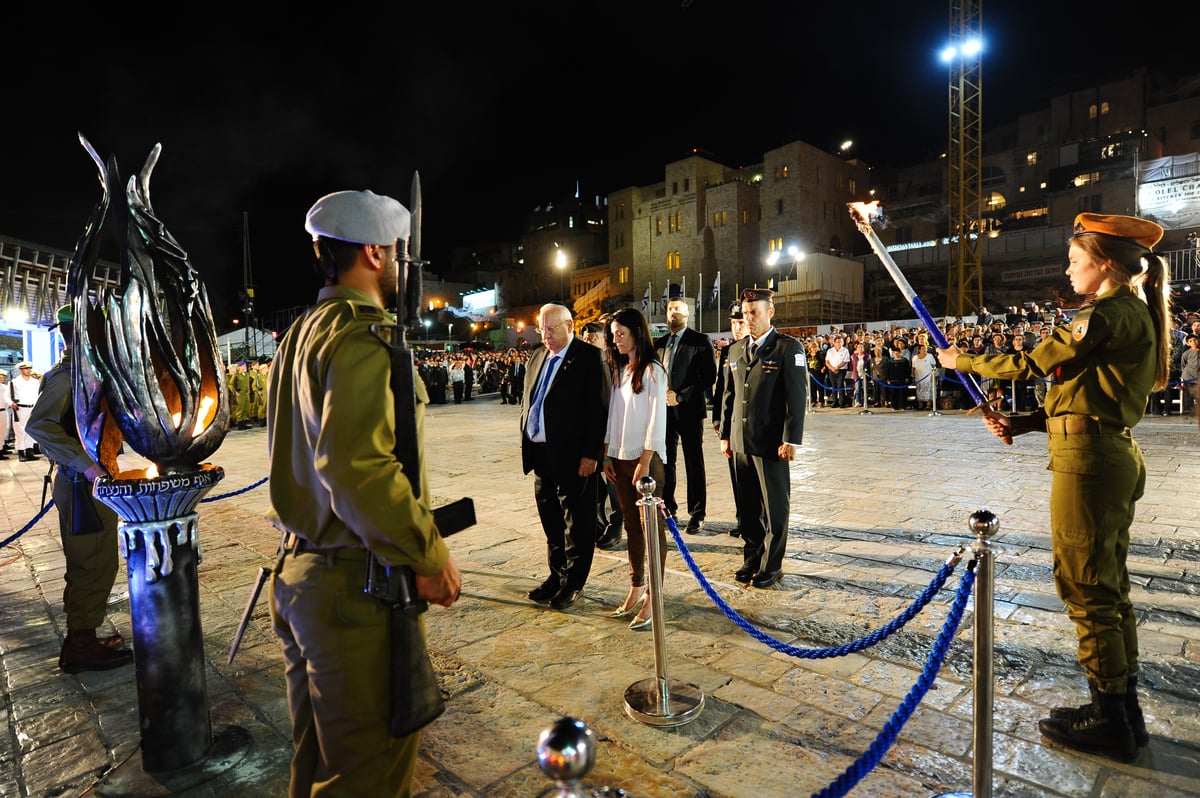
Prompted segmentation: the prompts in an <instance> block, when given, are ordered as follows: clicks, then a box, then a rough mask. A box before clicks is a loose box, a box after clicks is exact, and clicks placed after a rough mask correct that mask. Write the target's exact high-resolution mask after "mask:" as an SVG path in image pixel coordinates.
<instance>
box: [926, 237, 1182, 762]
mask: <svg viewBox="0 0 1200 798" xmlns="http://www.w3.org/2000/svg"><path fill="white" fill-rule="evenodd" d="M1162 234H1163V230H1162V228H1161V227H1159V226H1158V225H1157V224H1155V223H1153V222H1150V221H1146V220H1144V219H1139V218H1136V217H1132V216H1109V215H1100V214H1093V213H1081V214H1079V216H1077V217H1076V219H1075V233H1074V236H1072V238H1071V240H1070V247H1069V253H1068V260H1069V266H1068V268H1067V276H1068V277H1069V278H1070V280H1071V286H1072V288H1073V289H1074V290H1075V291H1076V293H1079V294H1082V295H1085V296H1087V297H1088V299H1087V301H1086V302H1085V303H1084V304H1083V306H1082V307H1081V308H1080V310H1079V313H1078V314H1077V315H1076V316H1075V318H1074V319H1073V320H1072V322H1071V324H1069V325H1063V326H1059V327H1057V328H1056V329H1055V331H1054V333H1053V335H1051V336H1050V337H1049V338H1047V339H1045V340H1043V341H1042V342H1041V343H1040V344H1039V345H1038V346H1037V347H1036V348H1034V349H1033V350H1031V351H1028V352H1017V353H1014V354H997V355H970V354H964V353H962V352H960V351H959V349H958V348H957V347H956V346H951V347H950V348H948V349H940V350H938V359H939V360H940V362H941V363H942V365H943V366H945V367H946V368H953V369H958V370H959V371H961V372H964V373H965V372H971V373H974V374H977V375H979V376H981V377H986V378H991V379H999V380H1041V379H1046V378H1049V377H1051V376H1053V377H1054V381H1053V382H1052V383H1051V385H1050V387H1049V389H1048V390H1047V392H1046V402H1045V406H1044V407H1043V408H1041V409H1039V410H1038V411H1036V412H1034V413H1032V414H1030V415H1027V416H1012V417H1009V416H1005V415H1003V414H1001V413H998V412H996V411H994V410H991V409H988V408H986V407H985V408H984V409H983V414H984V423H985V424H986V425H987V427H988V430H989V431H991V433H992V434H993V435H997V436H1005V435H1009V436H1011V435H1020V434H1022V433H1025V432H1029V431H1032V430H1034V429H1040V430H1044V431H1046V432H1048V433H1049V452H1050V465H1049V470H1050V471H1051V472H1053V475H1054V476H1053V481H1052V483H1051V493H1050V524H1051V535H1052V537H1051V540H1052V553H1053V560H1054V582H1055V586H1056V587H1057V589H1058V595H1059V597H1060V598H1061V599H1062V600H1063V601H1064V602H1065V603H1066V605H1067V612H1068V615H1069V616H1070V618H1071V620H1072V621H1074V623H1075V630H1076V635H1077V637H1078V657H1079V663H1080V665H1081V666H1082V667H1083V670H1084V673H1085V674H1086V676H1087V681H1088V687H1089V688H1090V690H1091V694H1092V701H1091V703H1090V704H1086V705H1084V706H1081V707H1059V708H1057V709H1054V710H1052V711H1051V713H1050V717H1049V718H1045V719H1043V720H1041V721H1039V723H1038V728H1039V729H1040V730H1041V732H1042V734H1043V735H1045V736H1046V737H1047V738H1049V739H1050V740H1052V741H1054V742H1057V743H1059V744H1061V745H1064V746H1067V747H1069V748H1074V749H1077V750H1080V751H1088V752H1091V753H1096V754H1101V755H1103V756H1108V757H1111V758H1114V759H1119V760H1124V761H1128V760H1131V759H1133V758H1134V757H1136V756H1137V750H1138V748H1139V747H1141V746H1144V745H1146V744H1147V743H1148V742H1149V739H1150V738H1149V734H1148V733H1147V731H1146V724H1145V721H1144V720H1143V718H1142V711H1141V709H1140V708H1139V706H1138V700H1137V692H1136V687H1137V673H1138V651H1137V619H1136V617H1135V616H1134V611H1133V605H1132V603H1131V601H1130V599H1129V571H1128V569H1127V567H1126V556H1127V554H1128V552H1129V527H1130V524H1131V523H1132V521H1133V514H1134V507H1135V505H1136V503H1137V500H1138V499H1140V498H1141V497H1142V494H1143V491H1144V488H1145V484H1146V467H1145V463H1144V462H1143V460H1142V454H1141V450H1140V449H1139V448H1138V445H1137V443H1136V442H1134V440H1133V438H1132V436H1131V435H1130V428H1131V427H1133V426H1134V425H1135V424H1137V423H1138V421H1140V420H1141V419H1142V416H1143V415H1144V414H1145V410H1146V402H1147V400H1148V398H1149V395H1150V393H1151V391H1155V390H1161V389H1162V387H1163V386H1164V385H1166V382H1167V368H1168V361H1169V347H1170V341H1169V338H1168V334H1169V332H1168V325H1169V314H1168V306H1169V291H1170V288H1169V285H1168V281H1167V264H1166V261H1165V260H1164V259H1163V258H1161V257H1160V256H1158V255H1155V254H1154V253H1153V252H1152V249H1153V247H1154V246H1155V245H1156V244H1157V243H1158V242H1159V240H1160V239H1161V238H1162Z"/></svg>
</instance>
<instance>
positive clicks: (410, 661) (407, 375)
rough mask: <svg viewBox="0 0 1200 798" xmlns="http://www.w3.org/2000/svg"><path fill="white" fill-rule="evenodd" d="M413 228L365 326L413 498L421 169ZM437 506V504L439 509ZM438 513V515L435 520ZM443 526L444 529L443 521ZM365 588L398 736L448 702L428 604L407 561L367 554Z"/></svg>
mask: <svg viewBox="0 0 1200 798" xmlns="http://www.w3.org/2000/svg"><path fill="white" fill-rule="evenodd" d="M411 205H412V208H411V213H412V221H411V230H410V235H409V240H408V252H407V253H406V257H405V258H404V259H402V260H401V261H400V262H399V264H398V274H397V279H396V288H397V290H396V306H397V307H396V323H395V324H390V325H388V324H373V325H371V332H372V333H373V334H374V335H375V337H377V338H379V340H381V341H383V342H384V343H385V344H387V345H388V350H389V352H390V353H391V357H392V371H391V376H390V378H389V379H390V384H391V388H392V395H393V396H394V397H395V402H396V413H395V417H396V430H395V432H396V444H395V448H394V450H393V451H394V452H395V455H396V459H397V460H399V461H400V464H401V465H402V466H403V468H404V473H405V475H407V476H408V481H409V483H410V484H411V485H412V492H413V496H414V497H415V498H418V499H419V498H420V497H421V493H422V490H423V487H424V486H423V485H422V484H421V453H420V451H419V449H418V444H419V439H418V437H417V393H416V364H415V363H414V361H413V353H412V350H411V349H409V347H408V327H409V325H410V324H411V323H413V321H414V320H415V319H417V318H418V316H419V314H420V310H421V288H422V286H421V273H422V270H423V269H424V266H425V262H424V261H423V260H421V176H420V174H419V173H414V174H413V181H412V201H411ZM439 510H441V511H443V512H442V513H441V515H439ZM439 518H441V519H442V520H441V521H439V520H438V519H439ZM434 522H435V524H436V525H437V527H438V530H439V532H441V534H442V535H450V534H453V533H454V532H457V531H459V530H460V529H464V528H466V527H468V526H471V525H473V524H474V523H475V505H474V502H473V501H472V500H471V499H467V498H464V499H460V500H459V501H457V502H454V503H452V504H450V505H447V506H446V507H445V508H438V509H437V510H434ZM443 522H444V523H445V524H446V526H445V527H444V528H443V526H442V523H443ZM364 589H365V590H366V592H367V593H369V594H371V595H372V596H375V597H376V598H379V599H381V600H383V601H385V602H388V603H389V604H391V607H392V616H391V625H392V665H391V669H390V671H391V694H392V698H391V714H390V716H389V723H388V726H389V729H388V731H389V732H390V734H391V735H392V736H393V737H404V736H406V735H409V734H412V733H413V732H415V731H417V730H418V729H420V728H422V727H423V726H425V725H426V724H428V723H429V722H430V721H432V720H433V719H434V718H436V717H437V716H438V715H440V714H442V712H443V711H444V710H445V708H446V704H445V700H444V699H443V698H442V691H441V687H440V686H439V685H438V682H437V676H436V674H435V673H434V672H433V663H432V662H430V660H429V652H428V651H427V650H426V648H425V634H424V631H423V630H422V628H421V618H420V616H421V613H423V612H425V610H427V609H428V608H429V603H428V602H426V601H425V600H423V599H421V598H419V597H418V596H417V591H416V575H415V574H414V573H413V571H412V569H411V568H408V567H405V566H400V567H394V568H389V567H387V566H384V565H382V564H380V563H378V562H377V561H376V560H375V558H374V557H372V556H370V554H368V555H367V579H366V586H365V588H364Z"/></svg>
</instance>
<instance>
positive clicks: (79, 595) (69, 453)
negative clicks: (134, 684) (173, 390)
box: [25, 305, 133, 673]
mask: <svg viewBox="0 0 1200 798" xmlns="http://www.w3.org/2000/svg"><path fill="white" fill-rule="evenodd" d="M74 322H75V312H74V310H73V309H72V307H71V306H70V305H64V306H63V307H61V308H59V310H58V322H57V324H56V325H55V326H57V327H58V328H59V331H60V332H61V334H62V337H63V341H64V343H65V344H66V347H65V348H64V349H63V353H62V358H61V359H60V360H59V361H58V363H56V364H54V366H53V368H51V369H50V370H49V371H47V372H46V373H45V375H43V377H42V386H41V393H39V394H38V400H37V403H36V404H35V405H34V406H33V410H32V411H31V412H30V416H29V421H28V422H27V424H26V426H25V431H26V432H27V433H29V437H31V438H33V439H34V440H35V441H37V442H38V445H39V446H41V448H42V451H43V452H45V453H46V456H47V457H49V458H50V460H51V461H52V462H54V463H55V464H56V465H57V466H58V469H57V472H56V473H55V475H54V490H53V496H54V506H55V507H57V508H58V531H59V535H60V536H61V538H62V547H63V559H64V560H65V561H66V571H65V573H64V574H63V579H64V581H66V583H67V585H66V588H65V589H64V590H63V610H64V611H65V613H66V616H67V637H66V639H65V640H64V641H63V645H62V651H61V652H60V653H59V657H58V667H59V668H61V669H62V670H64V671H66V672H67V673H78V672H80V671H99V670H108V669H110V668H117V667H120V666H122V665H128V664H129V663H131V662H132V661H133V652H131V651H130V650H129V649H128V648H126V647H125V640H124V638H122V637H121V635H120V633H117V634H112V635H105V636H103V637H98V636H97V635H96V629H97V628H98V627H99V626H100V625H101V624H102V623H103V622H104V615H105V608H106V607H107V605H108V595H109V593H111V592H112V588H113V583H114V582H115V581H116V578H117V571H118V570H119V566H120V563H119V560H118V557H117V514H116V513H114V512H113V511H112V510H110V509H109V508H108V507H107V506H106V505H104V504H101V503H100V502H98V501H96V500H95V499H93V498H92V497H91V490H90V485H91V484H92V483H93V482H95V481H96V478H97V477H102V476H105V473H106V472H105V470H104V468H103V467H102V466H100V465H98V464H96V463H94V462H92V459H91V458H90V457H89V456H88V453H87V450H86V449H84V448H83V444H82V443H80V441H79V431H78V429H77V427H76V425H75V411H74V403H73V401H72V391H73V387H74V383H73V382H72V380H71V340H72V336H73V334H74ZM79 481H82V482H84V483H85V484H84V485H73V483H74V482H79ZM75 487H79V488H81V490H79V491H76V490H74V488H75ZM79 502H87V503H88V506H81V505H80V504H78V503H79Z"/></svg>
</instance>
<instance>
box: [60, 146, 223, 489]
mask: <svg viewBox="0 0 1200 798" xmlns="http://www.w3.org/2000/svg"><path fill="white" fill-rule="evenodd" d="M79 141H80V143H81V144H83V147H84V149H85V150H87V152H88V154H89V155H90V156H91V157H92V160H93V161H95V162H96V167H97V169H98V170H99V172H100V187H101V190H102V195H101V198H100V202H99V203H98V204H97V205H96V207H95V209H94V210H93V211H92V215H91V217H90V218H89V219H88V224H87V226H86V227H85V228H84V232H83V236H82V237H81V238H80V240H79V242H78V244H77V245H76V248H75V256H74V258H73V259H72V261H71V267H70V273H69V276H68V286H67V290H68V293H69V294H70V296H71V299H72V302H73V303H74V306H75V360H74V362H75V364H76V366H75V368H76V369H77V372H76V375H75V394H74V400H75V420H76V423H77V425H78V427H79V433H80V439H81V440H82V442H83V445H84V448H86V449H87V451H88V454H90V455H91V456H92V459H93V460H95V461H96V462H98V463H100V464H101V465H103V466H104V467H105V468H106V469H107V470H108V472H109V473H110V474H118V473H119V469H118V467H117V452H118V451H119V450H120V447H121V444H122V441H124V442H128V444H129V446H130V447H131V448H132V449H133V450H134V451H136V452H137V453H138V454H140V455H142V456H143V457H145V458H146V459H148V460H150V461H151V462H153V463H155V465H156V466H157V467H158V470H159V472H161V473H175V472H179V471H191V470H195V469H196V467H197V465H198V464H199V463H201V462H202V461H203V460H204V459H205V458H206V457H208V456H209V455H211V454H212V453H213V452H214V451H216V450H217V448H218V447H219V446H220V445H221V442H222V441H223V440H224V439H225V434H226V433H227V432H228V431H229V393H228V391H227V389H226V385H225V369H224V368H223V367H222V366H221V358H220V352H219V350H218V348H217V340H216V334H215V327H214V325H213V320H212V311H211V309H210V307H209V303H208V293H207V291H206V289H205V287H204V284H203V282H201V280H200V278H199V276H198V275H197V273H196V271H195V269H193V268H192V265H191V263H190V261H189V260H188V255H187V252H185V251H184V249H183V248H182V247H181V246H180V245H179V243H178V242H177V241H176V240H175V238H174V236H172V235H171V233H170V231H168V230H167V228H166V226H165V225H164V224H163V223H162V221H160V220H159V219H158V217H156V216H155V215H154V209H153V207H152V206H151V204H150V174H151V172H153V170H154V166H155V164H156V163H157V162H158V156H159V153H160V152H161V151H162V145H160V144H156V145H155V146H154V149H152V150H151V151H150V155H149V157H147V158H146V163H145V165H144V166H143V167H142V171H141V172H140V173H139V174H137V175H134V176H133V177H131V178H130V180H129V184H128V186H127V187H126V188H125V201H124V202H120V203H115V204H114V203H112V202H111V195H112V189H113V188H115V189H117V190H119V189H120V185H119V182H118V181H119V180H120V176H119V174H118V171H117V163H116V159H115V158H110V159H109V162H108V164H107V166H106V165H105V163H104V161H103V160H101V158H100V156H98V155H97V154H96V151H95V149H93V148H92V145H91V144H90V143H89V142H88V140H87V139H86V138H84V136H83V135H82V134H80V136H79ZM106 230H112V231H113V232H114V233H115V234H116V236H117V237H118V239H119V241H120V247H121V280H120V292H119V293H114V292H111V291H105V292H103V294H102V295H100V296H98V297H97V300H96V302H95V304H92V302H91V301H90V299H89V297H88V280H89V278H90V276H91V274H92V272H93V270H94V268H95V265H96V261H97V259H98V258H99V254H100V244H101V239H102V238H103V235H104V233H105V231H106Z"/></svg>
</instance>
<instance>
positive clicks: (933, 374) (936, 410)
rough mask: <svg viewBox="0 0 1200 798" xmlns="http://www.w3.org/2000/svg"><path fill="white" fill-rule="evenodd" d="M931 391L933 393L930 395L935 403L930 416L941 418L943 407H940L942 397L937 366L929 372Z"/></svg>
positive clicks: (932, 403)
mask: <svg viewBox="0 0 1200 798" xmlns="http://www.w3.org/2000/svg"><path fill="white" fill-rule="evenodd" d="M929 390H930V392H931V393H930V395H931V396H932V397H933V401H932V402H931V403H930V404H931V405H932V406H933V409H932V410H930V411H929V415H931V416H940V415H941V414H942V410H941V407H939V405H941V396H940V395H939V394H938V372H937V366H936V365H935V366H934V367H933V370H932V371H930V372H929Z"/></svg>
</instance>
